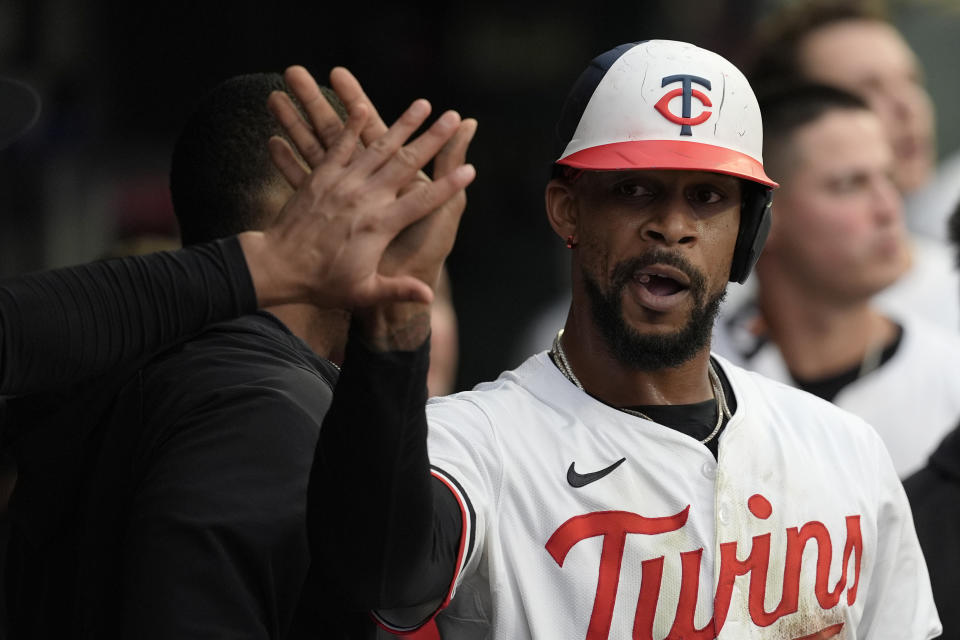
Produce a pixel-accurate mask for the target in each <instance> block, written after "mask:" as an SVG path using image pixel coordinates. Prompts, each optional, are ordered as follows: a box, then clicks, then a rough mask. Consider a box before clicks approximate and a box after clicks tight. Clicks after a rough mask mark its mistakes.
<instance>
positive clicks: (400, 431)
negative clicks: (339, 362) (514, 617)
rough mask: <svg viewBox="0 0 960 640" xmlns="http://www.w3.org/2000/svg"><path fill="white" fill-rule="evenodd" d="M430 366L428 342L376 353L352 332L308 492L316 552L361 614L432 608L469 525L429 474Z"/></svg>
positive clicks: (445, 584)
mask: <svg viewBox="0 0 960 640" xmlns="http://www.w3.org/2000/svg"><path fill="white" fill-rule="evenodd" d="M428 368H429V341H427V342H426V343H425V344H424V345H423V346H422V347H420V349H418V350H417V351H413V352H390V353H378V352H373V351H370V350H368V349H366V348H365V347H364V346H363V343H362V341H361V340H359V339H357V338H356V336H354V335H351V339H350V341H349V342H348V345H347V351H346V358H345V361H344V366H343V370H342V371H341V373H340V379H339V381H338V382H337V387H336V389H335V391H334V397H333V403H332V405H331V407H330V411H329V412H328V413H327V416H326V418H325V420H324V423H323V428H322V429H321V431H320V440H319V443H318V446H317V451H316V457H315V460H314V466H313V470H312V474H311V478H310V487H309V490H308V512H307V522H308V534H309V537H310V543H311V551H312V553H313V554H314V556H315V557H318V556H319V557H322V558H324V562H326V563H328V565H329V566H331V567H332V568H333V569H334V570H335V571H336V572H337V578H338V579H339V580H340V581H342V583H343V586H344V589H345V590H346V594H347V597H348V599H349V600H350V601H351V603H352V604H353V605H355V606H357V607H364V608H370V609H405V608H413V607H416V608H418V609H419V608H421V607H423V606H424V605H427V606H428V608H429V606H432V605H437V604H439V603H440V602H441V601H442V600H443V598H444V596H445V594H446V593H447V590H448V588H449V586H450V583H451V581H452V580H453V578H454V572H455V570H456V561H457V551H458V546H459V541H460V535H461V529H462V527H463V523H462V518H461V515H460V510H459V506H458V504H457V502H456V500H455V498H454V497H453V495H452V494H451V493H450V491H449V490H448V489H447V488H446V487H445V486H444V485H443V484H442V483H441V482H440V481H439V480H436V479H433V478H432V476H431V473H430V463H429V459H428V455H427V419H426V412H425V406H424V405H425V401H426V395H427V393H426V375H427V369H428Z"/></svg>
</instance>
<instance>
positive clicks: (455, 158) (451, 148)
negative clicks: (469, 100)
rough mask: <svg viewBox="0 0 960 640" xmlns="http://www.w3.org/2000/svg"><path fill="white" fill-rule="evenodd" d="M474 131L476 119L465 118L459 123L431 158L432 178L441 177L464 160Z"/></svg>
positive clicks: (475, 129) (475, 130)
mask: <svg viewBox="0 0 960 640" xmlns="http://www.w3.org/2000/svg"><path fill="white" fill-rule="evenodd" d="M476 132H477V121H476V120H474V119H473V118H467V119H466V120H463V121H462V122H461V123H460V126H459V127H457V131H456V133H454V134H453V137H452V138H450V139H449V140H448V141H447V143H446V144H444V145H443V148H442V149H440V152H439V153H438V154H437V156H436V158H434V160H433V176H434V178H442V177H443V176H445V175H447V174H448V173H449V172H450V171H452V170H454V169H456V168H457V167H459V166H460V165H462V164H463V163H464V162H465V161H466V158H467V148H468V147H469V146H470V142H471V141H472V140H473V136H474V134H476Z"/></svg>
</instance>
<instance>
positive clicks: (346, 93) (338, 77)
mask: <svg viewBox="0 0 960 640" xmlns="http://www.w3.org/2000/svg"><path fill="white" fill-rule="evenodd" d="M330 88H332V89H333V90H334V91H336V92H337V95H338V96H340V100H342V101H343V104H345V105H346V106H347V108H349V107H350V106H351V105H354V104H364V105H366V106H367V108H369V109H370V119H369V120H368V121H367V126H365V127H364V128H363V131H361V132H360V140H361V141H362V142H363V144H366V145H368V144H371V143H372V142H373V141H374V140H376V139H377V138H379V137H380V136H382V135H383V134H384V133H386V132H387V125H386V123H385V122H384V121H383V118H381V117H380V114H379V113H377V109H376V107H374V106H373V102H371V101H370V98H368V97H367V94H366V93H364V91H363V87H362V86H360V81H358V80H357V78H356V76H354V75H353V74H352V73H350V71H349V70H347V69H346V68H344V67H334V68H333V70H332V71H330Z"/></svg>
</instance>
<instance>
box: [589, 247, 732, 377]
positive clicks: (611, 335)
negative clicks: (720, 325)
mask: <svg viewBox="0 0 960 640" xmlns="http://www.w3.org/2000/svg"><path fill="white" fill-rule="evenodd" d="M656 263H660V264H666V265H670V266H672V267H675V268H677V269H679V270H681V271H683V272H684V273H685V274H686V275H687V276H688V277H689V278H690V288H689V290H690V294H691V295H692V297H693V302H694V306H693V311H692V312H691V313H690V319H689V320H688V321H687V324H686V325H684V326H683V327H682V328H681V329H680V330H679V331H676V332H674V333H668V334H659V333H657V334H643V333H639V332H637V331H636V329H634V328H633V327H631V326H630V325H628V324H627V323H626V321H625V320H624V319H623V290H624V288H625V287H626V286H627V283H628V282H630V280H632V279H633V277H634V274H635V273H637V271H639V270H640V269H643V268H645V267H648V266H650V265H652V264H656ZM582 274H583V281H584V284H585V286H586V291H587V297H588V298H589V299H590V309H591V311H592V313H593V320H594V322H596V324H597V326H598V327H599V328H600V332H601V334H602V335H603V337H604V338H605V339H606V341H607V347H608V349H609V350H610V353H611V354H612V355H613V356H614V357H615V358H616V359H617V360H619V361H620V363H622V364H624V365H626V366H628V367H631V368H633V369H636V370H638V371H657V370H659V369H668V368H671V367H676V366H679V365H681V364H683V363H684V362H688V361H689V360H691V359H692V358H693V357H694V356H695V355H696V354H697V353H698V352H699V351H700V350H701V349H703V348H704V347H705V346H707V344H709V342H710V335H711V333H712V331H713V321H714V320H715V319H716V317H717V312H718V311H719V310H720V303H721V302H722V301H723V298H724V296H726V294H727V292H726V288H724V290H723V291H721V292H720V293H719V294H717V295H716V296H714V297H712V298H710V299H709V300H708V299H707V290H706V288H707V286H706V278H705V277H704V275H703V274H702V273H701V272H700V271H698V270H697V269H696V268H695V267H694V266H693V265H691V264H690V263H689V262H687V261H686V260H685V259H684V258H682V257H680V256H679V255H677V254H675V253H669V252H666V251H659V250H658V251H652V252H650V253H647V254H645V255H643V256H641V257H638V258H632V259H630V260H626V261H624V262H621V263H619V264H617V266H616V267H615V268H614V270H613V277H612V283H611V287H610V290H609V291H608V292H606V293H605V292H603V291H601V290H600V286H599V285H598V284H597V283H596V282H595V281H594V280H593V279H592V278H591V277H590V275H589V274H587V272H586V271H583V272H582Z"/></svg>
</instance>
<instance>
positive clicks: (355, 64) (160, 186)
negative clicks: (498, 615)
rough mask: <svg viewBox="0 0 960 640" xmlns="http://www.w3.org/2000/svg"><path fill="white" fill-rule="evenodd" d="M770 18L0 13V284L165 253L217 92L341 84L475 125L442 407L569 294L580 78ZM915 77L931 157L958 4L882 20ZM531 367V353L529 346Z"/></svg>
mask: <svg viewBox="0 0 960 640" xmlns="http://www.w3.org/2000/svg"><path fill="white" fill-rule="evenodd" d="M783 2H784V0H779V1H778V0H714V1H706V0H655V1H643V0H634V1H632V2H602V3H601V2H595V3H590V2H586V3H585V2H578V3H570V2H562V1H555V2H534V3H503V6H498V4H499V3H484V4H483V5H480V4H479V3H477V5H476V6H465V5H460V4H457V3H417V4H410V5H404V4H402V3H362V2H356V3H349V2H348V3H340V4H339V5H337V6H331V3H323V2H282V1H281V2H269V3H268V2H264V1H260V2H253V1H235V2H229V3H228V2H200V1H198V0H192V1H190V2H186V1H183V0H167V1H165V2H120V1H118V0H85V1H84V2H75V1H73V0H0V73H2V74H4V75H8V76H13V77H17V78H20V79H23V80H26V81H27V82H29V83H31V84H33V85H34V86H35V87H36V88H37V89H38V90H39V92H40V93H41V95H42V97H43V101H44V109H43V113H42V115H41V119H40V121H39V123H38V124H37V126H36V127H35V128H34V129H33V131H32V132H31V134H30V135H29V136H28V137H26V138H25V139H23V140H22V141H21V142H19V143H17V144H16V145H15V146H14V147H13V148H11V149H9V150H7V151H6V152H4V153H3V154H0V275H10V274H15V273H20V272H23V271H28V270H35V269H39V268H43V267H51V266H61V265H66V264H72V263H76V262H82V261H87V260H91V259H94V258H96V257H98V256H101V255H103V254H104V253H105V252H107V251H109V250H110V249H111V247H113V246H114V245H115V244H116V242H117V241H119V240H123V239H126V238H130V237H133V236H143V235H152V236H163V235H175V234H176V227H175V222H174V221H173V216H172V211H171V207H170V203H169V197H168V195H167V167H168V163H169V156H170V151H171V149H172V145H173V141H174V139H175V137H176V135H177V133H178V131H179V129H180V127H181V125H182V123H183V122H184V120H185V119H186V117H187V116H188V114H189V113H190V111H191V109H192V108H193V105H194V104H195V102H196V100H197V99H198V97H199V96H200V95H201V94H202V93H203V92H204V91H205V90H206V89H208V88H210V87H211V86H212V85H214V84H216V83H217V82H219V81H220V80H222V79H224V78H226V77H229V76H231V75H236V74H240V73H246V72H252V71H270V70H275V71H281V70H282V69H283V68H284V67H285V66H287V65H289V64H293V63H299V64H303V65H305V66H307V67H308V68H309V69H310V70H311V71H313V72H314V74H315V75H317V76H318V78H322V77H324V76H325V73H326V71H327V70H328V69H329V68H330V67H331V66H334V65H338V64H339V65H345V66H348V67H349V68H351V69H352V70H353V71H354V72H355V73H356V74H357V76H358V77H359V78H360V79H361V81H362V82H363V83H364V85H365V86H366V88H367V90H368V92H369V93H370V95H371V97H372V98H373V100H374V102H375V103H376V104H377V105H378V106H379V108H380V110H381V112H382V114H383V115H384V117H385V118H386V119H388V120H392V119H393V118H394V117H395V116H396V115H397V114H399V112H400V111H401V110H402V109H403V108H404V107H405V106H406V104H407V103H408V102H409V101H410V100H412V99H413V98H415V97H420V96H424V97H427V98H429V99H430V100H431V101H432V102H433V104H434V108H435V112H437V113H439V112H440V111H442V110H443V109H447V108H456V109H458V110H460V112H461V113H462V114H463V115H467V116H473V117H476V118H478V119H479V121H480V129H479V133H478V135H477V138H476V139H475V141H474V143H473V147H472V149H471V153H470V159H471V161H472V162H473V163H474V164H476V165H477V167H478V170H479V177H478V179H477V181H476V183H475V184H474V185H473V186H472V187H471V188H470V190H469V200H470V202H469V205H468V208H467V213H466V216H465V218H464V221H463V224H462V225H461V229H460V236H459V239H458V242H457V246H456V247H455V249H454V252H453V255H452V256H451V259H450V263H449V266H450V273H451V276H452V280H453V293H454V301H455V304H456V307H457V311H458V314H459V321H460V336H461V359H460V375H459V381H458V388H460V389H465V388H469V387H471V386H473V385H474V384H475V383H477V382H479V381H481V380H485V379H491V378H493V377H495V376H496V375H497V374H498V373H499V372H500V371H501V370H503V369H505V368H510V367H512V366H514V365H515V364H517V362H516V355H515V354H516V349H517V345H516V342H517V341H519V340H520V339H521V338H522V336H523V334H524V328H525V327H526V325H527V323H528V320H529V319H530V318H531V317H532V316H534V315H535V314H536V313H537V312H538V311H539V309H540V308H541V307H542V306H544V305H546V304H548V303H549V301H551V300H552V299H553V298H554V297H555V296H556V295H557V293H558V292H560V291H561V290H562V289H564V288H565V287H566V278H567V276H566V273H567V270H568V265H567V260H566V256H565V250H564V249H563V244H562V241H561V240H560V239H558V238H557V237H556V236H555V235H554V234H553V232H552V231H551V230H550V228H549V225H548V224H547V222H546V218H545V216H544V213H543V185H544V183H545V181H546V178H547V175H548V170H549V165H550V162H551V160H552V159H553V158H554V157H555V154H556V153H557V152H558V149H557V148H556V142H555V140H554V135H553V127H554V123H555V120H556V117H557V115H558V110H559V107H560V104H561V103H562V101H563V99H564V97H565V95H566V91H567V89H568V87H569V86H570V84H571V83H572V82H573V81H574V80H575V79H576V77H577V75H578V74H579V73H580V71H581V70H582V68H583V67H584V65H585V64H586V62H587V61H588V60H589V59H590V58H592V57H593V56H594V55H596V54H597V53H600V52H602V51H604V50H606V49H608V48H610V47H611V46H613V45H615V44H619V43H622V42H630V41H635V40H640V39H645V38H652V37H660V38H673V39H680V40H687V41H691V42H694V43H696V44H698V45H701V46H704V47H707V48H709V49H713V50H715V51H717V52H719V53H721V54H723V55H726V56H727V57H730V58H731V59H733V60H743V59H744V57H745V56H749V37H750V34H751V32H752V30H753V29H754V26H755V24H756V23H757V21H758V19H760V18H762V17H763V16H764V15H766V14H768V13H769V12H770V11H772V10H774V9H776V8H777V7H778V6H780V5H781V4H782V3H783ZM888 8H889V11H890V15H891V18H892V19H893V21H894V23H895V24H896V25H897V26H898V27H899V28H900V29H901V30H902V31H903V33H904V35H905V37H906V38H907V40H908V41H909V43H910V44H911V45H912V46H913V48H914V49H915V50H916V52H917V53H918V55H919V56H920V58H921V60H922V62H923V64H924V65H925V67H926V73H927V81H928V84H929V88H930V93H931V94H932V95H933V98H934V101H935V103H936V106H937V112H938V115H939V117H938V126H939V151H940V154H941V155H944V154H947V153H949V152H951V151H953V150H955V149H957V147H960V122H957V118H955V117H953V115H952V113H953V112H954V110H955V109H956V107H955V106H954V105H957V104H958V101H960V80H957V78H956V75H955V71H954V69H955V65H956V59H957V55H956V54H957V44H956V43H957V40H956V34H957V33H958V32H960V2H958V1H957V0H939V1H936V0H926V1H923V0H914V1H908V0H899V2H893V3H892V4H890V5H888ZM543 346H544V347H546V346H547V345H543Z"/></svg>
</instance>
